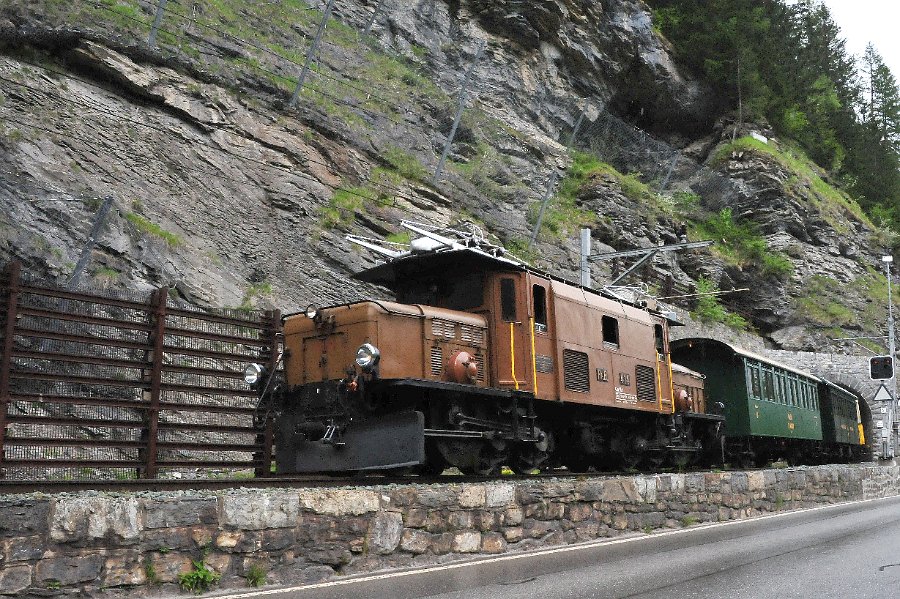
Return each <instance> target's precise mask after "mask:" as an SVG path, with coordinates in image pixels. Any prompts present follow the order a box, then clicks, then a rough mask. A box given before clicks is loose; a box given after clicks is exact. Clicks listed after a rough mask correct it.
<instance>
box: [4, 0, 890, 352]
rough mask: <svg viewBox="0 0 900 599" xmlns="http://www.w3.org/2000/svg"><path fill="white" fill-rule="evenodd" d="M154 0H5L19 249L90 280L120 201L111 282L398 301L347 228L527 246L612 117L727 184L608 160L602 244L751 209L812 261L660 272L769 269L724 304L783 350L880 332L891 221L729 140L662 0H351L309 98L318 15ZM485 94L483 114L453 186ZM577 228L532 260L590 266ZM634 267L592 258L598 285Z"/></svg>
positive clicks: (773, 242)
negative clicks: (881, 272) (472, 234)
mask: <svg viewBox="0 0 900 599" xmlns="http://www.w3.org/2000/svg"><path fill="white" fill-rule="evenodd" d="M150 4H151V3H146V4H141V3H139V2H134V3H127V2H126V3H120V4H117V5H115V6H113V5H112V4H96V3H93V2H91V1H90V0H79V1H78V2H74V3H71V4H67V5H62V4H60V3H57V2H54V1H52V0H30V1H28V2H24V3H16V4H15V5H13V6H4V7H2V8H0V94H2V98H0V101H2V105H0V127H2V132H0V260H3V261H6V260H9V259H13V258H16V259H20V260H23V261H24V262H25V264H26V269H27V270H28V271H31V272H33V273H36V274H38V275H41V276H48V277H51V278H55V279H56V280H58V281H65V280H67V279H68V278H69V276H70V275H71V273H72V271H73V269H74V266H75V263H76V262H77V261H78V259H79V257H80V255H81V252H82V251H83V248H84V247H85V242H86V240H87V238H88V237H89V235H90V231H91V228H92V225H93V221H94V218H95V213H96V211H97V208H98V206H99V205H100V200H101V199H102V198H104V197H107V196H112V197H113V200H114V207H115V209H114V210H113V211H112V214H111V215H110V217H109V218H108V219H107V221H106V223H105V226H104V228H103V229H102V232H101V233H100V235H99V236H98V238H97V240H96V245H95V246H94V247H93V250H92V254H91V261H90V266H89V267H88V270H87V276H86V283H87V284H88V285H93V286H114V287H123V288H147V287H154V286H159V285H171V286H173V287H174V288H175V289H176V290H177V292H178V293H179V294H180V295H181V296H182V297H184V298H186V299H188V300H190V301H193V302H196V303H198V304H201V305H220V306H221V305H224V306H244V307H248V308H249V307H255V306H263V305H276V306H278V307H280V308H282V309H284V310H286V311H291V310H296V309H301V308H302V307H303V306H305V305H307V304H308V303H310V302H320V303H331V302H338V301H347V300H350V299H354V298H358V297H362V296H365V295H371V294H373V293H374V294H380V293H381V292H380V291H379V290H377V289H370V288H368V287H367V286H365V285H362V284H359V283H356V282H354V281H352V280H349V279H348V278H347V274H348V273H349V272H351V271H353V270H356V269H358V268H360V267H362V266H365V265H367V264H370V263H371V257H369V256H368V255H366V254H365V253H363V252H360V251H358V250H356V249H354V248H352V247H350V246H349V245H348V244H347V243H346V242H344V241H343V236H344V234H345V233H347V232H354V233H357V234H362V235H369V236H377V237H384V236H386V235H391V234H396V233H398V232H399V230H398V228H397V223H398V222H399V220H400V219H401V218H409V219H413V220H422V221H427V222H433V223H442V224H450V223H453V222H456V221H459V220H472V221H475V222H477V223H479V224H481V225H483V226H484V227H485V228H486V229H487V230H488V231H489V232H490V233H491V234H493V235H495V236H496V237H497V238H498V239H499V240H500V241H502V242H504V243H506V244H507V245H508V246H510V247H513V248H516V249H519V250H521V249H522V248H524V247H525V245H526V244H525V241H526V240H527V239H528V237H529V236H530V232H531V230H532V227H533V223H534V215H535V211H536V207H537V205H538V204H539V201H540V199H541V198H542V196H543V195H544V193H545V191H546V189H547V185H548V183H549V180H550V175H551V174H552V173H553V172H556V173H558V174H559V175H560V176H561V178H564V177H565V175H566V173H567V169H569V167H570V166H571V164H572V158H571V155H570V154H569V153H568V152H567V151H566V148H565V144H566V143H567V141H568V139H569V137H570V135H571V132H572V129H573V127H574V126H575V123H576V122H577V121H578V120H579V115H581V114H583V115H584V117H583V120H585V121H586V122H594V123H596V122H598V116H599V115H606V116H608V117H612V118H615V119H616V122H618V123H622V126H626V125H627V124H629V123H630V124H631V125H634V126H636V127H639V128H640V130H641V131H642V133H641V134H642V135H646V136H647V137H648V138H652V137H656V138H657V139H661V140H664V141H666V142H668V143H670V144H672V145H673V146H675V147H678V148H683V149H684V156H685V157H686V159H690V160H692V161H694V162H696V163H697V164H698V168H699V165H700V164H701V163H702V164H705V165H706V167H708V169H714V170H715V172H717V173H719V174H720V177H721V178H723V179H726V180H728V181H729V182H730V184H729V185H728V186H727V192H726V191H723V189H726V187H715V188H709V189H707V188H704V186H703V185H702V182H698V181H697V180H695V179H692V172H687V173H681V172H678V173H675V177H674V179H675V180H673V184H672V185H670V186H669V189H670V190H671V189H680V190H689V189H692V190H694V192H696V193H697V194H698V197H699V198H700V202H699V203H698V204H696V205H691V206H690V207H689V208H684V207H679V206H678V205H674V206H673V205H671V202H669V204H666V202H668V201H669V200H667V199H666V198H662V200H661V204H662V207H661V208H660V206H658V205H656V204H653V202H656V203H657V204H659V203H660V197H658V196H657V195H656V194H653V193H651V194H650V196H652V200H653V201H652V202H650V203H648V201H645V200H644V199H641V194H638V195H635V194H634V193H632V190H630V189H629V185H628V181H630V180H625V179H623V178H622V177H621V176H619V175H618V174H617V173H615V171H611V172H607V173H606V174H602V173H600V172H595V173H593V174H592V175H591V176H590V177H588V178H587V179H586V180H584V181H582V182H580V183H579V188H578V190H577V193H576V194H575V198H574V204H573V206H572V207H571V209H572V210H573V211H574V214H576V215H580V216H584V215H588V216H587V217H585V218H584V222H585V224H588V225H589V226H590V227H591V228H592V232H593V237H594V240H595V243H596V244H597V245H599V247H600V248H602V249H630V248H633V247H649V246H652V245H657V244H659V243H666V242H672V241H675V240H677V235H676V234H675V231H676V230H677V229H678V228H679V226H680V224H681V223H682V222H684V221H688V222H691V223H698V227H699V224H700V223H702V222H703V221H704V220H705V219H707V218H708V216H709V215H711V214H713V215H714V214H717V213H718V212H719V211H721V210H722V209H723V208H730V209H731V211H732V214H733V215H734V216H735V217H738V218H739V219H743V221H745V222H753V223H756V227H757V228H756V229H755V234H758V235H759V236H760V238H761V239H763V240H764V248H763V249H765V250H766V251H771V252H776V253H778V252H781V253H782V254H783V255H784V256H786V259H787V260H788V261H789V262H790V272H789V273H785V272H782V273H781V274H780V275H779V276H773V275H772V273H771V272H769V271H766V270H765V269H760V268H759V265H758V264H755V263H754V261H753V260H752V259H749V260H748V259H747V257H746V256H744V257H743V258H741V257H739V258H738V259H735V257H734V256H733V255H730V254H729V253H728V252H727V251H726V252H724V253H723V252H716V251H713V253H711V254H710V253H708V252H707V253H701V254H695V253H692V254H685V255H683V256H674V257H666V258H660V259H657V260H656V262H655V264H654V266H653V267H652V269H651V270H652V271H653V272H650V273H649V274H651V275H653V276H658V278H666V277H671V280H672V281H674V283H675V284H676V286H678V287H679V288H680V289H684V290H689V289H690V288H691V285H693V283H694V281H695V280H696V279H698V278H699V277H701V276H702V277H706V278H710V279H712V280H713V281H714V282H715V283H716V284H718V286H719V287H721V288H724V289H727V288H729V287H730V286H734V287H751V288H752V289H753V290H754V291H753V293H752V294H744V295H739V294H736V295H734V296H733V297H731V296H729V297H728V299H727V300H726V302H727V303H728V304H729V305H730V306H731V307H732V308H733V309H735V310H738V311H740V312H741V313H742V314H745V315H746V316H747V317H748V318H750V320H751V323H752V324H753V325H754V326H756V327H757V328H758V330H759V331H760V332H762V333H764V334H765V335H767V336H768V337H769V339H770V341H772V342H775V343H776V344H778V345H780V346H783V347H786V348H799V347H803V348H809V347H810V346H813V345H818V344H821V343H824V342H825V341H824V340H825V338H826V337H828V336H832V337H833V336H840V335H835V334H834V331H835V330H837V329H842V328H843V329H846V328H854V329H857V330H866V331H873V330H877V326H878V322H877V320H878V319H877V314H876V313H875V312H874V311H872V307H873V306H874V305H875V304H876V303H877V301H878V300H877V299H876V296H877V293H876V292H878V291H879V289H878V287H877V281H876V279H877V277H876V276H875V275H876V274H877V273H875V272H874V271H873V270H872V269H873V265H875V264H876V262H877V256H878V255H879V253H880V252H881V249H880V248H878V247H875V246H873V243H876V242H877V237H878V235H879V233H878V231H877V230H876V228H874V227H873V226H872V225H871V223H869V222H868V221H867V220H866V219H865V217H864V216H862V215H861V213H859V212H858V211H857V210H855V209H854V206H853V204H852V202H847V201H846V198H843V196H839V195H838V196H837V199H835V197H832V195H831V192H830V191H829V192H828V193H825V192H823V191H822V189H823V188H822V187H821V185H820V183H821V184H823V185H826V186H827V182H826V180H827V178H826V177H825V176H824V174H821V173H817V172H812V171H811V173H812V174H807V173H806V171H803V172H800V173H799V174H798V170H797V167H796V165H795V164H793V163H785V162H784V161H782V160H780V154H776V153H772V152H768V151H764V150H759V149H758V148H743V149H742V148H738V147H732V146H733V144H730V140H731V138H732V135H731V130H730V129H728V128H727V127H724V126H722V125H721V124H720V123H719V124H717V123H716V121H717V118H718V117H719V116H720V115H715V114H711V113H710V110H709V107H708V105H707V102H706V100H707V99H708V98H709V94H708V91H707V90H705V89H704V88H703V86H702V85H701V84H700V83H698V82H697V81H695V80H692V79H691V78H690V77H689V76H687V75H686V74H685V73H683V72H681V71H680V70H679V68H678V66H677V65H676V64H674V62H673V61H672V59H671V57H670V55H669V53H668V51H667V44H666V42H665V41H664V40H662V39H660V38H659V37H658V35H657V34H656V33H655V32H654V30H653V28H652V24H651V19H650V14H649V12H648V10H647V8H646V6H645V5H644V4H643V3H641V2H639V1H629V0H604V1H602V2H591V1H587V0H553V1H546V2H520V1H515V0H507V1H503V0H493V1H487V0H451V1H448V2H443V1H433V0H422V1H420V2H416V3H413V4H410V5H403V6H395V5H393V4H391V3H383V2H382V3H377V6H376V3H374V2H366V1H364V0H353V1H341V2H337V3H336V5H335V13H334V17H335V20H334V21H332V23H331V24H329V28H328V30H327V32H326V35H325V38H324V39H325V43H324V44H323V45H322V47H321V48H320V51H319V52H318V53H317V57H316V58H317V59H316V61H315V64H314V69H313V71H312V72H311V73H310V75H309V79H308V83H307V84H306V86H305V87H304V88H303V90H302V93H300V95H299V98H298V100H299V101H298V103H297V105H296V107H292V106H291V105H290V102H289V100H290V97H291V93H292V92H293V91H294V87H295V84H296V81H297V77H298V75H299V73H300V71H301V66H302V64H303V63H304V61H305V50H306V48H307V47H308V46H309V44H310V43H311V40H312V38H313V37H314V35H315V33H316V28H317V26H318V20H319V19H320V18H321V15H320V13H318V12H317V11H311V10H308V9H307V7H305V6H295V3H282V4H278V5H266V6H258V7H257V6H255V5H253V6H249V5H244V4H243V3H239V2H222V3H217V4H216V6H206V5H202V4H201V3H194V4H193V5H190V6H189V5H187V4H181V3H170V4H171V5H173V6H174V8H172V7H171V6H170V11H171V12H168V13H165V14H164V15H163V17H164V19H163V27H162V29H161V30H160V37H159V40H160V41H159V44H158V45H157V46H149V45H148V44H147V43H146V36H147V34H148V30H149V23H150V22H151V21H152V20H153V16H154V11H155V7H154V6H151V5H150ZM126 5H127V6H126ZM123 7H125V8H127V9H128V10H125V8H123ZM226 9H227V10H226ZM217 11H218V12H217ZM279 11H281V12H279ZM373 11H375V12H374V14H373ZM373 16H374V20H372V18H373ZM370 21H371V22H372V25H371V33H370V34H365V33H363V31H364V30H365V29H366V28H367V26H368V25H369V23H370ZM299 48H302V51H301V50H299ZM463 89H464V90H465V93H466V95H467V97H468V99H469V101H468V104H467V109H466V111H465V113H464V115H463V118H462V121H461V124H460V127H459V132H458V134H457V136H456V138H455V141H454V144H453V146H452V148H451V151H450V156H449V158H450V161H449V163H448V165H447V167H446V168H445V170H444V174H443V175H442V177H441V178H440V180H439V181H438V182H437V183H433V182H432V181H431V175H432V172H433V171H434V168H435V165H436V164H437V158H438V156H439V155H440V153H441V151H442V150H443V146H444V142H445V140H446V138H447V136H448V135H449V132H450V129H451V126H452V124H453V116H454V113H455V111H456V107H457V101H458V98H459V96H460V94H461V92H462V90H463ZM619 119H621V120H619ZM748 131H749V129H748V130H747V131H744V130H742V131H741V134H742V135H743V133H746V132H748ZM614 166H616V167H617V168H618V169H619V170H620V171H623V172H624V171H628V170H636V169H630V168H629V166H630V165H629V164H625V163H623V164H615V165H614ZM708 169H707V170H708ZM647 182H648V181H645V183H647ZM691 186H693V187H691ZM829 189H831V188H830V187H829ZM734 190H738V192H735V191H734ZM642 193H643V192H642ZM650 196H648V197H650ZM577 228H578V225H577V224H576V223H574V222H573V223H570V224H569V225H567V226H563V227H561V228H557V229H556V230H553V231H550V232H542V234H541V236H540V237H539V240H538V244H537V246H536V248H534V249H533V250H531V251H527V252H525V254H526V257H529V258H532V259H533V260H535V261H536V262H537V263H538V264H539V265H541V266H543V267H545V268H548V269H549V270H552V271H554V272H556V273H557V274H561V275H563V276H567V277H570V278H573V279H574V278H575V277H576V275H575V273H576V269H577V264H578V242H577V236H578V233H577ZM701 229H702V227H701V228H698V231H700V230H701ZM692 236H694V232H693V231H692ZM779 255H781V254H779ZM611 268H613V267H612V266H610V265H598V266H597V267H595V272H594V282H595V284H596V285H601V284H603V283H604V282H605V281H607V280H608V279H609V276H610V274H611ZM823 302H824V305H820V304H822V303H823ZM830 302H831V303H835V304H837V307H835V306H831V303H830ZM684 305H685V307H688V304H684ZM841 306H846V307H847V310H848V311H847V312H846V313H845V312H844V310H843V309H838V307H841Z"/></svg>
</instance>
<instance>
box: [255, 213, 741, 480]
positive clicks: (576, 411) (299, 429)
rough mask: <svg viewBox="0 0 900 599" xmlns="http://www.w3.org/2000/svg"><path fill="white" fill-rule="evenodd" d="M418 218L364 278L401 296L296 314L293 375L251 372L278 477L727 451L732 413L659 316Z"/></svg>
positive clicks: (290, 347) (527, 466) (615, 461)
mask: <svg viewBox="0 0 900 599" xmlns="http://www.w3.org/2000/svg"><path fill="white" fill-rule="evenodd" d="M410 228H412V229H413V230H414V231H417V232H419V233H421V234H422V235H423V237H422V238H421V239H420V240H417V241H419V242H420V243H418V244H417V243H416V242H415V241H414V242H413V244H412V250H411V251H409V252H403V253H401V252H394V251H388V250H383V252H382V253H385V254H387V255H389V257H390V258H391V259H390V260H389V261H388V262H386V263H384V264H381V265H378V266H375V267H374V268H370V269H368V270H365V271H363V272H361V273H358V274H357V275H355V277H356V278H358V279H360V280H363V281H368V282H371V283H375V284H379V285H382V286H384V287H387V288H389V289H391V290H392V291H393V292H394V293H395V294H396V298H397V302H388V301H376V300H371V301H363V302H357V303H352V304H346V305H340V306H331V307H325V308H316V307H310V308H309V309H308V310H307V311H306V313H304V314H297V315H291V316H287V317H285V321H284V355H283V362H284V375H283V377H284V378H283V381H282V382H280V383H277V384H267V383H266V380H267V377H266V376H265V373H260V372H259V367H256V366H254V367H252V368H251V371H250V375H251V376H250V379H249V380H251V381H252V380H254V379H258V380H259V382H258V383H257V385H258V386H259V387H260V390H261V391H262V401H263V402H265V403H267V404H269V405H271V406H272V409H273V410H274V413H275V414H276V438H275V445H276V462H277V468H278V472H279V473H300V472H324V471H356V470H370V469H389V468H399V467H408V466H412V467H417V468H418V469H420V470H421V471H424V472H440V471H442V470H443V469H444V468H446V467H449V466H455V467H457V468H459V469H460V470H461V471H462V472H464V473H481V474H490V473H495V472H499V470H500V468H501V467H502V466H508V467H510V468H512V469H513V470H515V471H531V470H532V469H534V468H547V467H559V466H567V467H569V468H570V469H574V470H583V469H586V468H588V467H590V466H593V467H596V468H609V467H616V468H620V467H635V466H638V465H640V464H647V465H659V464H662V463H663V462H670V463H676V464H684V463H687V462H690V461H692V460H696V459H698V458H704V459H706V457H707V456H709V455H718V453H717V450H718V447H719V440H720V435H721V428H722V421H723V418H722V417H721V416H719V415H717V414H708V413H706V404H705V400H704V398H703V378H702V375H699V374H697V373H694V372H692V371H690V370H687V369H685V368H681V367H678V366H674V365H673V364H672V362H671V359H670V356H669V339H668V326H669V321H668V320H667V318H666V316H665V315H664V314H663V313H661V312H659V311H656V310H654V309H651V308H652V306H651V307H650V308H648V306H646V305H644V304H643V303H634V302H627V301H624V300H623V299H621V298H619V297H616V296H615V295H614V294H612V293H609V292H599V291H595V290H591V289H586V288H583V287H580V286H577V285H574V284H572V283H567V282H565V281H563V280H560V279H557V278H554V277H551V276H549V275H547V274H544V273H541V272H538V271H537V270H535V269H533V268H531V267H530V266H528V265H527V264H524V263H522V262H520V261H518V260H515V259H511V258H509V257H507V256H506V255H505V254H504V253H503V251H502V249H500V248H497V247H495V246H486V245H485V244H484V243H483V242H482V241H481V240H478V239H475V238H471V237H470V238H465V237H464V238H463V239H462V240H459V239H453V238H447V237H444V236H443V235H440V234H438V233H434V232H431V231H429V230H428V229H426V228H416V227H413V226H412V225H410ZM421 241H424V242H426V243H421ZM363 245H367V246H368V247H374V246H372V245H370V244H366V243H363ZM254 375H258V376H254Z"/></svg>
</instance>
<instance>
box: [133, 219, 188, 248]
mask: <svg viewBox="0 0 900 599" xmlns="http://www.w3.org/2000/svg"><path fill="white" fill-rule="evenodd" d="M125 218H126V220H128V222H130V223H131V224H132V225H134V227H135V228H136V229H137V230H138V231H140V232H141V233H145V234H147V235H153V236H154V237H159V238H160V239H162V240H163V241H165V242H166V243H167V244H169V246H171V247H173V248H174V247H178V246H180V245H181V244H182V243H184V242H183V241H182V239H181V237H179V236H178V235H176V234H175V233H170V232H169V231H166V230H164V229H163V228H162V227H160V226H159V225H157V224H156V223H153V222H151V221H149V220H147V219H146V218H144V217H143V216H141V215H140V214H137V213H135V212H129V213H128V214H126V215H125Z"/></svg>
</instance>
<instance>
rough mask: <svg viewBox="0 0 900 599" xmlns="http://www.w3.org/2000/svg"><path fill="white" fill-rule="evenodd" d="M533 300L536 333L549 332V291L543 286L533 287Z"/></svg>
mask: <svg viewBox="0 0 900 599" xmlns="http://www.w3.org/2000/svg"><path fill="white" fill-rule="evenodd" d="M531 300H532V304H533V305H534V332H535V333H546V332H547V290H546V289H544V287H543V286H541V285H533V286H532V287H531Z"/></svg>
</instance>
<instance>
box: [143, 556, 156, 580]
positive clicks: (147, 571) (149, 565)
mask: <svg viewBox="0 0 900 599" xmlns="http://www.w3.org/2000/svg"><path fill="white" fill-rule="evenodd" d="M144 576H146V577H147V584H152V585H156V584H159V573H158V572H157V571H156V566H154V565H153V562H152V561H150V558H147V559H146V560H144Z"/></svg>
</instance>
